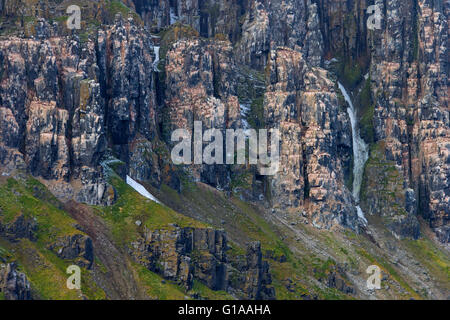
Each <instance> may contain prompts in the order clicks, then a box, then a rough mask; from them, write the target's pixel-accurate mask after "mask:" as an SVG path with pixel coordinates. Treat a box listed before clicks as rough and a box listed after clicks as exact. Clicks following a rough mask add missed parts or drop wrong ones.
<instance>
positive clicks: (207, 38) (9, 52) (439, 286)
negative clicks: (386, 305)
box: [0, 0, 450, 299]
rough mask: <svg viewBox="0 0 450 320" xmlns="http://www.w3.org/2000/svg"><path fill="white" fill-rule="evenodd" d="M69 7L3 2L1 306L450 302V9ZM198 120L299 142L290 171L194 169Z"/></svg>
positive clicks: (338, 4) (167, 4)
mask: <svg viewBox="0 0 450 320" xmlns="http://www.w3.org/2000/svg"><path fill="white" fill-rule="evenodd" d="M69 4H72V3H69V1H52V0H47V1H39V2H35V1H18V2H17V1H8V0H3V1H0V174H1V175H2V176H1V181H0V192H1V193H2V194H1V195H2V199H1V200H0V263H1V266H0V299H1V298H6V299H27V298H33V299H39V298H44V299H55V298H89V299H95V298H110V299H125V298H133V299H147V298H150V299H158V298H160V299H186V298H194V299H195V298H218V299H225V298H238V299H240V298H249V299H272V298H277V299H326V298H328V299H338V298H339V299H340V298H372V297H375V298H379V299H386V298H402V299H408V298H415V299H420V298H424V299H427V298H432V299H446V298H448V297H449V281H448V278H449V274H448V266H449V251H448V250H449V249H448V242H449V237H450V229H449V222H448V220H449V211H450V209H449V203H450V201H449V197H450V189H449V174H450V173H449V172H450V170H449V121H450V120H449V109H448V58H447V55H448V53H447V42H448V33H447V30H448V16H449V12H450V3H449V2H448V1H428V0H414V1H413V0H411V1H400V0H388V1H381V0H376V1H366V0H352V1H343V0H334V1H332V0H324V1H314V0H308V1H304V0H289V1H282V0H272V1H266V0H250V1H237V0H230V1H216V0H188V1H182V0H170V1H169V0H159V1H146V0H133V1H131V0H128V1H118V0H112V1H111V0H104V1H98V2H93V1H78V3H77V4H78V5H80V7H81V14H82V19H81V23H82V28H81V29H80V30H72V31H71V30H68V29H67V28H66V25H65V22H66V19H67V13H66V12H65V9H66V8H67V6H68V5H69ZM372 4H376V5H378V6H379V7H380V8H381V12H382V20H381V30H374V31H371V30H368V29H367V25H366V21H367V18H368V14H366V12H365V11H366V8H367V7H368V6H369V5H372ZM155 61H156V63H155ZM156 64H157V65H156ZM338 80H339V81H340V82H341V83H343V84H344V86H345V87H346V88H347V90H348V91H349V93H350V97H351V99H352V101H353V104H354V105H355V107H356V109H357V115H358V118H359V119H358V120H359V127H360V131H361V135H362V137H363V138H364V140H365V141H366V143H367V144H369V148H370V157H369V160H368V161H367V163H366V166H365V172H364V176H363V179H362V180H363V185H362V188H361V195H360V199H361V202H360V206H361V208H362V210H363V212H364V213H365V215H366V218H367V220H368V224H367V223H365V222H364V220H363V219H360V218H359V217H358V214H357V210H356V205H357V204H358V203H356V201H355V199H354V198H353V196H352V182H353V179H354V177H353V173H352V172H353V161H354V158H353V146H352V134H356V133H355V132H353V133H352V128H351V124H350V118H349V115H348V114H347V112H346V109H347V105H346V102H345V100H344V98H343V97H342V95H341V94H340V90H339V89H338V86H337V81H338ZM195 121H200V122H201V123H202V127H203V132H204V131H205V130H207V129H210V128H216V129H218V130H219V131H220V132H221V133H222V135H223V136H225V133H226V130H227V129H239V128H248V127H251V128H254V129H261V128H269V129H270V128H277V129H279V130H280V133H281V141H280V151H281V152H280V155H281V158H280V160H281V162H280V168H279V170H278V172H277V173H276V174H275V175H274V176H264V175H260V172H259V170H258V169H259V167H258V166H257V165H250V164H243V165H237V164H235V165H217V164H192V165H182V166H177V165H174V164H173V162H172V161H171V159H170V152H171V149H172V148H173V146H174V142H172V141H171V133H172V132H173V131H174V130H176V129H187V130H188V132H189V133H193V132H194V122H195ZM206 145H207V143H205V142H204V143H203V146H206ZM127 175H129V176H130V177H132V178H133V179H136V180H138V181H139V182H140V183H142V184H143V185H145V187H146V188H147V189H148V190H149V191H150V192H151V193H152V194H154V195H156V197H157V198H158V199H159V200H160V201H161V203H162V204H157V203H155V202H152V201H151V200H148V199H145V198H143V197H142V196H140V195H138V194H137V193H136V192H135V191H134V190H133V189H132V188H131V187H129V186H127V185H126V183H125V181H126V176H127ZM70 264H77V265H79V266H80V267H81V268H82V273H83V286H82V289H81V290H79V291H73V290H68V289H67V288H66V287H65V281H66V276H67V275H66V273H65V271H66V270H65V269H66V268H67V266H69V265H70ZM372 264H377V265H379V266H380V267H381V269H382V272H383V285H382V288H381V289H380V290H375V291H373V290H368V289H367V286H366V279H367V277H368V275H367V274H366V269H367V267H368V266H369V265H372ZM108 279H113V280H112V281H109V280H108Z"/></svg>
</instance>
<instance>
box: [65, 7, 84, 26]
mask: <svg viewBox="0 0 450 320" xmlns="http://www.w3.org/2000/svg"><path fill="white" fill-rule="evenodd" d="M66 13H67V14H70V16H69V17H68V18H67V29H69V30H74V29H77V30H80V29H81V9H80V7H79V6H77V5H71V6H69V7H67V10H66Z"/></svg>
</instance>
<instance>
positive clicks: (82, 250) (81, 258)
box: [49, 234, 94, 269]
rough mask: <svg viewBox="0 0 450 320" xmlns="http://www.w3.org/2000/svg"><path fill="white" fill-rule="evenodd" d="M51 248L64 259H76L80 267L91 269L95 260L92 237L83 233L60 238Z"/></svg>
mask: <svg viewBox="0 0 450 320" xmlns="http://www.w3.org/2000/svg"><path fill="white" fill-rule="evenodd" d="M49 249H50V250H52V251H53V252H55V253H56V255H57V256H58V257H60V258H62V259H67V260H74V262H75V263H76V264H77V265H79V266H80V267H85V268H87V269H90V268H91V266H92V263H93V261H94V251H93V246H92V239H91V238H89V237H88V236H85V235H82V234H75V235H73V236H67V237H65V238H62V239H58V240H57V241H56V242H54V243H52V244H51V245H50V246H49Z"/></svg>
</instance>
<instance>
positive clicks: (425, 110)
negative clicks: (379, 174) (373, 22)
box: [369, 0, 450, 242]
mask: <svg viewBox="0 0 450 320" xmlns="http://www.w3.org/2000/svg"><path fill="white" fill-rule="evenodd" d="M377 3H378V2H377ZM379 5H380V6H381V7H382V9H383V10H387V12H388V15H387V16H386V17H385V19H384V20H383V23H382V32H374V33H370V35H369V39H370V40H371V41H372V42H373V48H372V50H371V55H372V64H371V68H370V79H371V85H372V94H373V97H374V105H375V112H374V119H373V124H374V128H375V139H376V140H377V141H384V143H385V144H384V154H385V156H386V159H387V160H389V161H393V162H394V164H395V165H396V166H397V170H398V172H399V174H400V176H401V177H402V179H403V180H404V186H403V190H404V191H403V192H404V193H406V192H409V191H408V190H409V189H411V190H413V191H414V192H413V193H411V194H409V196H408V198H409V199H415V200H414V201H413V202H415V203H416V205H415V206H413V207H415V208H414V210H417V212H419V213H420V214H421V215H422V216H423V217H425V218H426V219H428V221H429V223H430V226H431V227H432V228H433V229H434V230H435V231H436V234H437V236H438V238H439V239H440V240H441V241H443V242H448V240H449V236H450V234H449V226H448V221H449V212H450V209H449V203H450V201H449V199H450V198H449V197H450V189H449V176H450V169H449V165H448V164H449V149H448V146H449V109H448V61H447V60H448V59H447V56H448V52H447V43H448V32H447V31H448V13H449V3H448V2H447V1H437V2H430V1H418V2H417V3H416V4H414V3H412V2H403V1H392V0H391V1H387V2H386V3H385V6H386V7H384V4H383V3H379ZM374 197H375V198H376V197H377V195H374ZM409 203H411V201H409ZM405 208H406V207H405ZM414 210H413V211H414Z"/></svg>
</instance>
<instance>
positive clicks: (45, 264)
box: [0, 178, 105, 299]
mask: <svg viewBox="0 0 450 320" xmlns="http://www.w3.org/2000/svg"><path fill="white" fill-rule="evenodd" d="M57 204H58V201H57V200H56V199H55V198H54V197H53V196H52V195H51V194H50V192H48V191H47V189H46V188H45V187H44V186H43V185H42V184H41V183H39V182H38V181H37V180H35V179H33V178H27V179H24V180H15V179H13V178H9V179H2V180H1V181H0V208H1V211H0V221H1V222H2V223H8V222H10V221H12V220H13V219H14V218H15V217H17V216H18V215H20V214H23V215H24V216H25V217H27V218H35V219H36V222H37V225H38V229H37V233H36V234H37V241H36V242H31V241H29V240H27V239H21V240H20V241H18V242H9V241H6V239H2V238H0V246H1V247H3V248H4V249H5V250H7V251H8V252H9V253H10V255H9V258H8V259H9V260H11V261H18V264H19V270H22V271H24V272H25V273H26V275H27V276H28V278H29V280H30V282H31V284H32V288H33V290H34V293H35V295H36V296H37V297H39V298H42V299H80V298H82V295H81V294H83V295H85V296H87V297H88V298H90V299H101V298H104V297H105V294H104V292H103V291H102V290H101V289H100V288H98V287H97V286H96V285H95V283H94V282H93V281H91V273H90V272H89V271H88V270H85V269H82V288H81V292H78V291H73V290H68V289H67V287H66V280H67V278H68V275H67V274H66V269H67V267H68V266H69V265H71V264H73V261H69V260H62V259H60V258H58V257H57V256H56V255H55V254H54V253H53V252H51V251H50V250H48V249H47V246H48V245H49V244H51V243H52V242H54V241H55V240H56V239H57V238H58V237H62V236H67V235H71V234H75V233H81V234H82V232H80V231H78V230H77V229H76V228H75V227H74V225H75V224H76V221H75V220H73V219H72V218H71V217H70V216H69V215H68V214H67V213H66V212H64V211H62V210H61V209H58V207H57ZM83 280H84V281H83Z"/></svg>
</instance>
